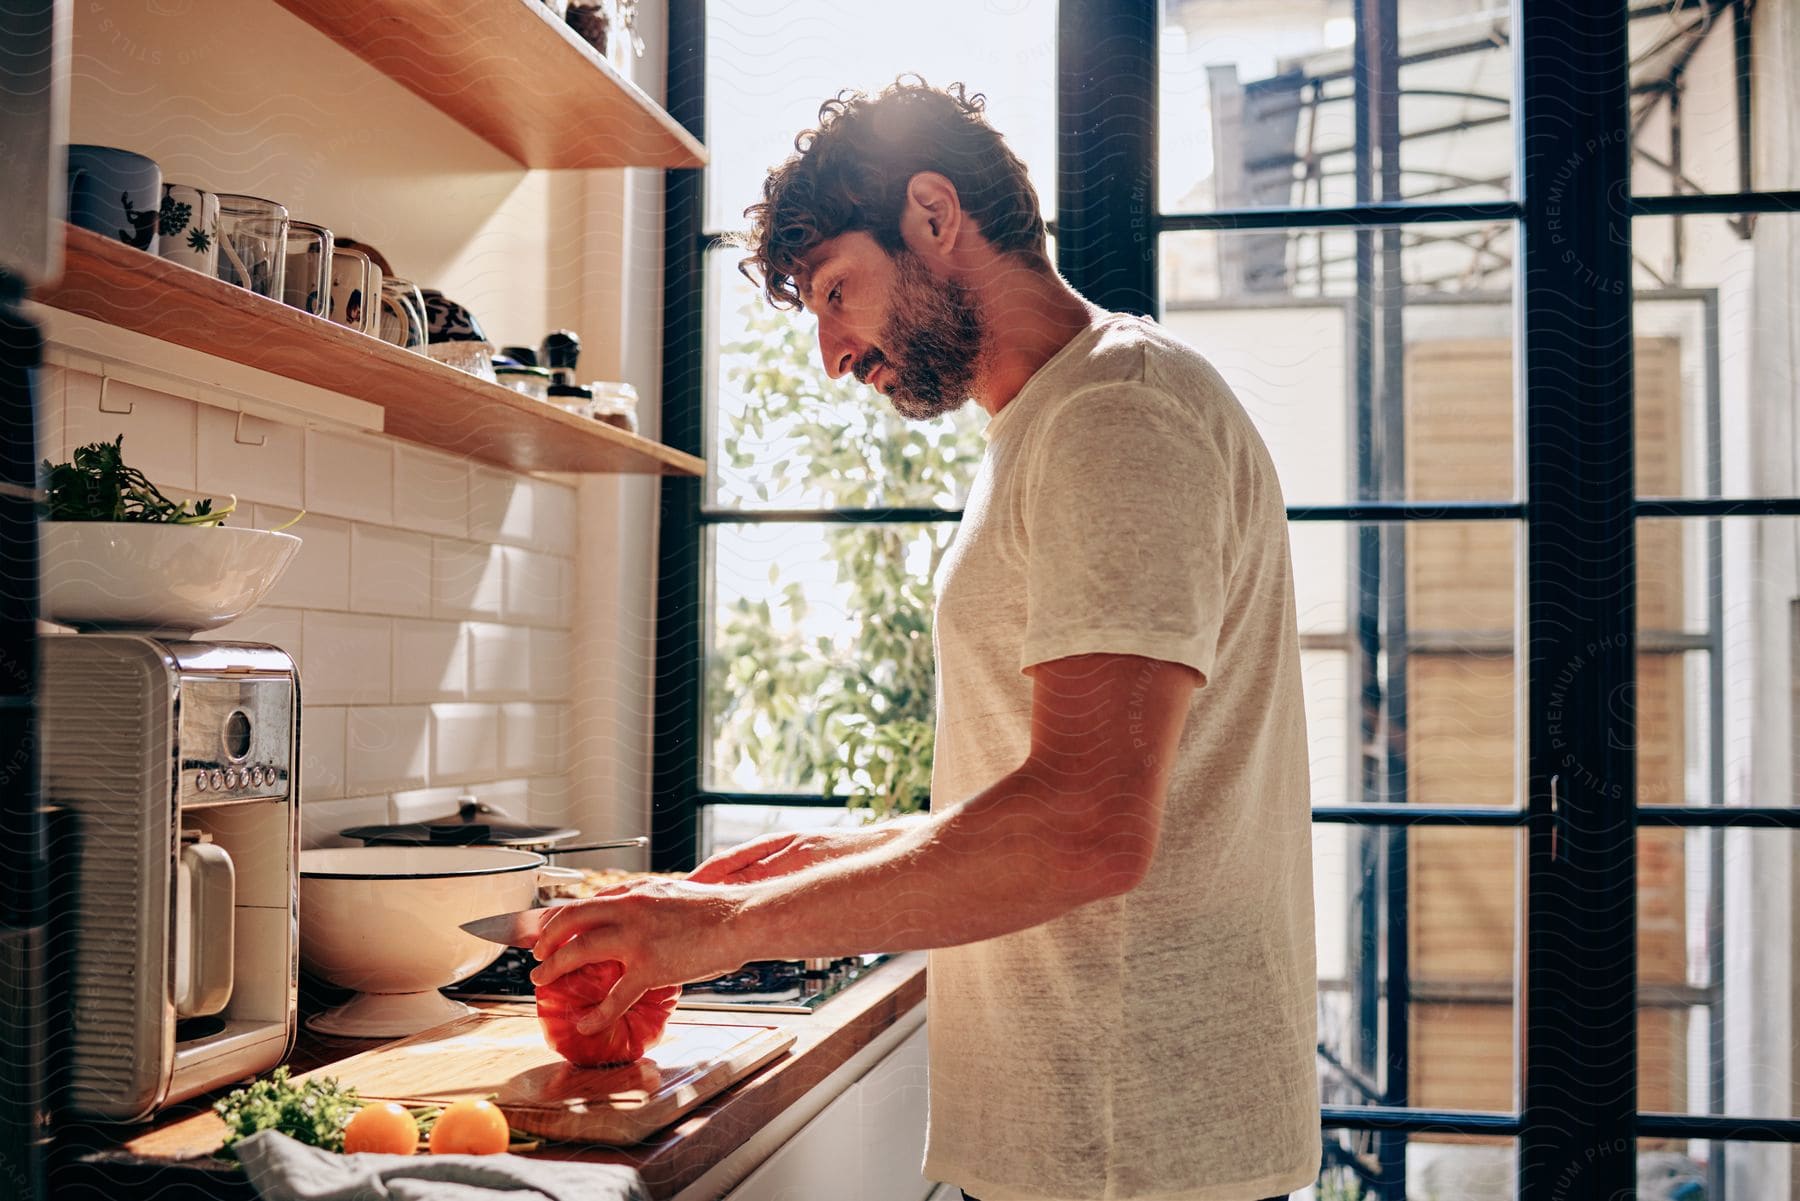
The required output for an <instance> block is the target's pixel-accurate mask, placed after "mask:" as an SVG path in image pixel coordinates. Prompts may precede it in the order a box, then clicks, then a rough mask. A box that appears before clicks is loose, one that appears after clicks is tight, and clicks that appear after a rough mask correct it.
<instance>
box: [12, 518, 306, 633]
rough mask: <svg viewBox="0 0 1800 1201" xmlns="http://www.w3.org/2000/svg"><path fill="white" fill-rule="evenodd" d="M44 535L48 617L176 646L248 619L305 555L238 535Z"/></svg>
mask: <svg viewBox="0 0 1800 1201" xmlns="http://www.w3.org/2000/svg"><path fill="white" fill-rule="evenodd" d="M38 530H39V534H40V538H41V546H42V561H43V568H42V570H43V586H42V600H43V614H44V616H45V617H47V618H49V619H50V620H51V621H60V622H63V623H64V624H66V625H74V626H81V627H84V628H88V629H129V630H143V631H146V632H153V633H158V634H172V635H177V636H186V635H189V634H195V633H198V632H199V631H201V630H210V629H213V628H214V627H217V626H222V625H224V624H225V623H226V622H228V621H231V620H233V619H235V618H238V617H241V616H243V615H244V614H245V613H246V612H248V611H249V609H250V608H251V607H252V606H253V605H255V604H256V602H257V601H259V600H261V599H262V598H263V596H264V595H265V594H266V593H267V592H268V591H269V589H270V588H272V587H274V586H275V581H276V580H278V579H280V578H281V573H282V572H283V571H285V570H287V566H288V564H289V563H291V562H293V559H294V554H295V552H297V551H298V550H299V549H300V539H299V538H296V537H295V536H294V535H292V534H281V533H275V532H273V531H271V530H251V529H239V528H236V527H234V526H191V525H172V524H169V523H166V522H149V521H46V522H43V523H42V524H40V525H39V527H38Z"/></svg>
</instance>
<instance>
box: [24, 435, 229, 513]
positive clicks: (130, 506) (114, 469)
mask: <svg viewBox="0 0 1800 1201" xmlns="http://www.w3.org/2000/svg"><path fill="white" fill-rule="evenodd" d="M124 445H125V435H124V434H120V435H119V436H118V437H117V438H115V439H113V440H112V441H111V442H91V443H89V444H88V445H86V446H83V447H81V448H80V449H78V450H77V451H76V452H75V455H74V457H73V458H72V459H71V460H70V461H69V462H67V463H58V464H55V465H52V464H51V463H50V461H49V460H47V459H46V460H45V461H44V487H45V490H46V492H48V494H49V513H48V516H49V518H50V520H51V521H166V522H172V523H174V524H176V525H223V524H224V522H225V519H226V518H227V517H229V516H230V515H231V514H232V512H233V510H235V509H236V508H237V498H236V497H235V496H234V497H232V498H231V503H230V504H228V505H226V506H225V507H224V508H223V509H219V510H217V511H216V512H215V511H214V509H213V502H212V500H211V499H210V498H209V499H206V500H200V501H185V500H184V501H181V502H179V503H177V502H175V501H172V500H170V499H169V498H168V497H166V496H164V495H163V494H162V493H161V492H159V491H158V490H157V487H156V485H155V484H152V483H151V482H150V481H149V479H147V478H146V477H145V475H144V473H143V472H141V471H139V470H138V469H137V468H135V467H127V466H126V465H125V458H124V449H123V448H124Z"/></svg>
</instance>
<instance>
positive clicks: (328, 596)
mask: <svg viewBox="0 0 1800 1201" xmlns="http://www.w3.org/2000/svg"><path fill="white" fill-rule="evenodd" d="M294 513H295V510H293V509H278V508H274V507H272V506H270V505H257V506H256V510H255V512H254V514H253V515H252V518H251V520H252V521H254V522H255V525H256V528H257V529H259V530H272V529H274V528H275V527H276V526H279V525H286V524H287V522H288V521H290V520H292V519H293V517H294ZM287 532H288V533H290V534H292V535H294V536H295V537H296V538H298V539H300V553H299V554H297V555H295V556H294V561H293V562H292V563H291V564H289V565H288V569H287V571H286V573H284V574H283V575H282V577H281V578H280V579H279V580H277V581H276V582H275V587H274V588H272V589H270V590H269V603H270V604H276V605H292V606H293V607H295V608H298V609H348V608H349V607H350V524H349V523H348V522H345V521H339V520H338V519H337V518H335V517H324V516H321V515H319V514H317V513H308V514H306V515H305V516H304V517H301V518H300V520H299V521H297V522H295V523H294V524H293V525H290V526H288V528H287Z"/></svg>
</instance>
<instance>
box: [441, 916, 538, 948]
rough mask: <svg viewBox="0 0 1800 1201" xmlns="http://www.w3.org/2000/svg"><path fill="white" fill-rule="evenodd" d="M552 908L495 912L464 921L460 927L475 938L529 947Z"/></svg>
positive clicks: (534, 942) (535, 940) (534, 943)
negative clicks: (470, 920)
mask: <svg viewBox="0 0 1800 1201" xmlns="http://www.w3.org/2000/svg"><path fill="white" fill-rule="evenodd" d="M551 912H552V910H550V909H548V908H544V909H520V910H517V911H516V912H513V913H495V914H491V915H489V916H488V917H478V918H476V919H475V920H474V921H472V922H464V923H463V924H462V928H463V929H464V930H467V931H468V932H469V933H470V934H473V935H474V936H475V937H476V938H480V939H485V940H486V941H488V942H497V943H499V944H500V945H501V946H505V947H530V946H534V945H536V943H537V940H538V934H539V933H540V932H541V931H542V930H543V928H544V922H545V921H546V920H547V919H548V918H549V917H550V914H551Z"/></svg>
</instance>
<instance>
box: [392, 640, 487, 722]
mask: <svg viewBox="0 0 1800 1201" xmlns="http://www.w3.org/2000/svg"><path fill="white" fill-rule="evenodd" d="M468 695H469V636H468V634H467V632H466V631H465V630H464V629H463V626H462V623H461V622H455V621H396V622H395V623H394V700H395V701H396V702H398V703H400V704H412V703H422V702H429V701H460V700H465V699H467V697H468Z"/></svg>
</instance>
